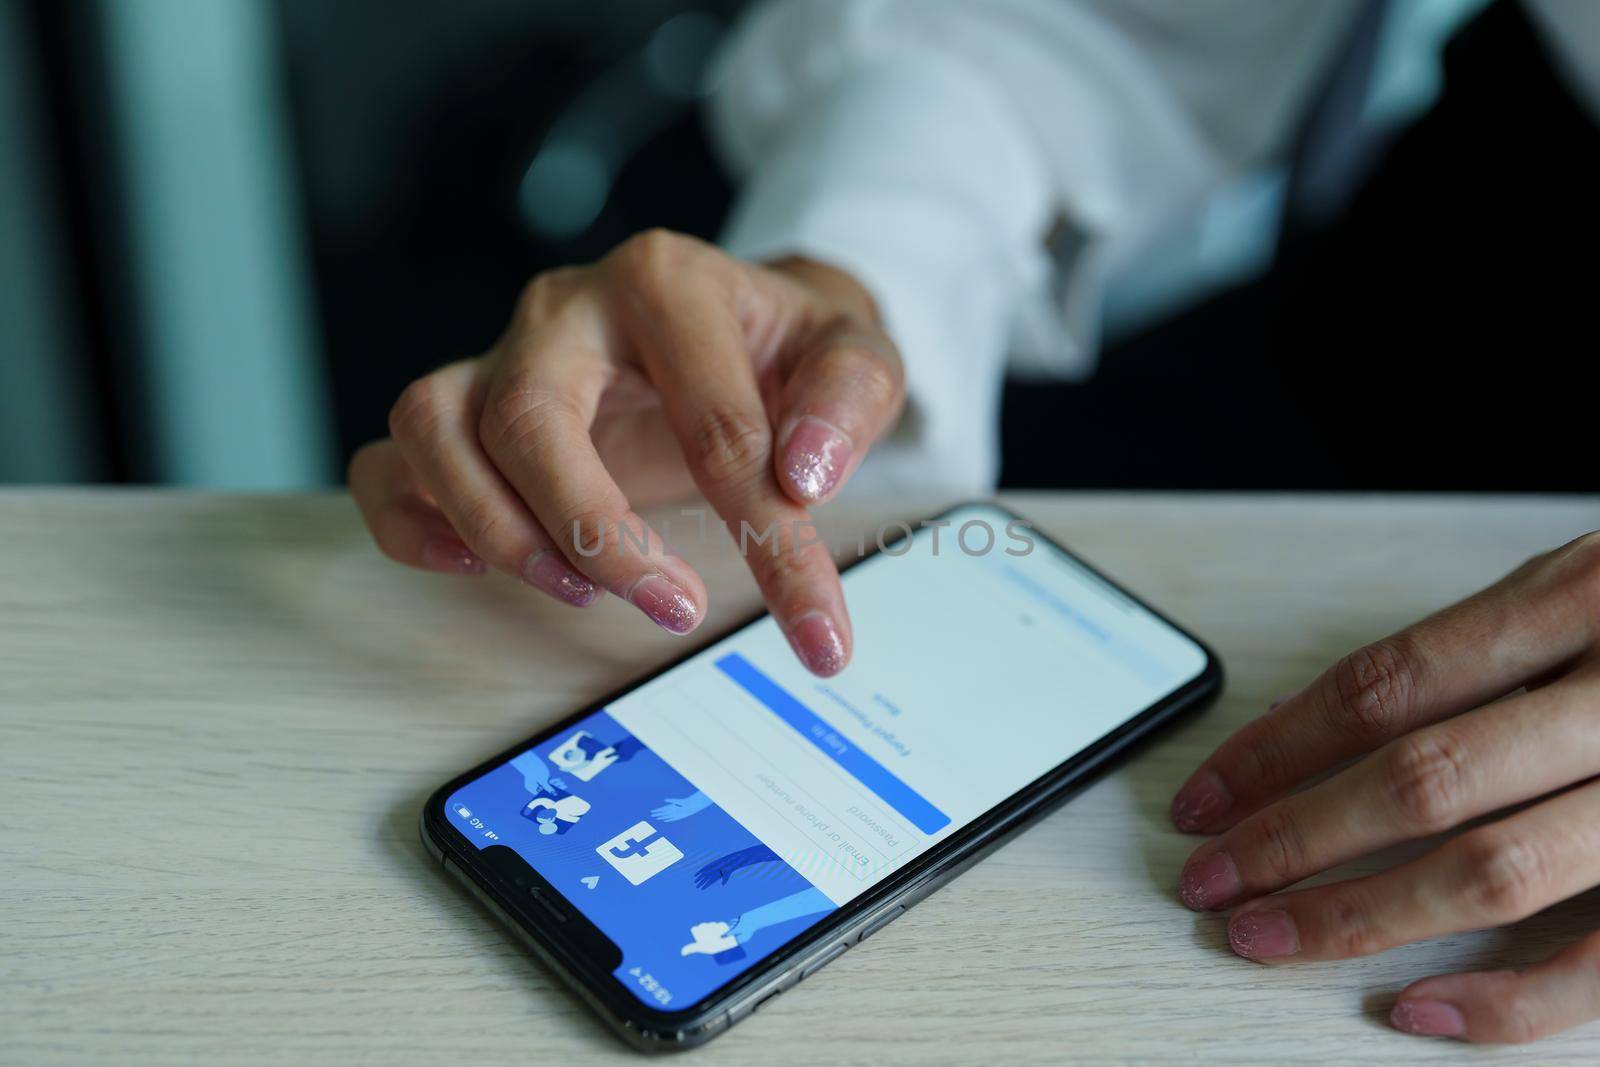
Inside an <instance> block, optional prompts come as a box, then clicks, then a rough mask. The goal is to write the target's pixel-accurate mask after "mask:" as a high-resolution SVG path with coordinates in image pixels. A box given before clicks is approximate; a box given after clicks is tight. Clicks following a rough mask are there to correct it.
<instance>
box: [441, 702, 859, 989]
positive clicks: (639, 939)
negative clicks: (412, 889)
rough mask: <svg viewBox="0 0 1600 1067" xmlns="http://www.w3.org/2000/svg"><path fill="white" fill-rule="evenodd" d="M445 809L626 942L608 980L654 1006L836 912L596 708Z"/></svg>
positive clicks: (727, 974)
mask: <svg viewBox="0 0 1600 1067" xmlns="http://www.w3.org/2000/svg"><path fill="white" fill-rule="evenodd" d="M446 811H447V814H448V816H449V818H450V819H451V821H452V822H454V823H455V824H456V826H457V827H458V828H459V829H460V830H461V831H462V832H463V833H464V834H466V835H467V837H468V838H469V839H470V840H472V841H473V842H474V843H475V844H477V845H478V847H479V848H484V847H487V846H489V845H493V844H501V845H506V846H509V847H510V848H512V849H515V850H516V852H517V853H518V855H520V856H521V857H522V858H523V859H524V860H526V861H527V862H528V863H529V865H530V866H532V867H533V868H534V869H535V870H537V871H538V872H539V873H540V874H541V875H543V876H544V877H545V879H547V880H548V881H549V882H550V883H551V884H552V885H553V886H555V888H556V889H557V890H559V891H560V892H561V893H562V895H564V896H565V897H567V899H569V900H571V901H572V902H573V903H574V904H576V905H577V906H578V907H579V908H581V909H582V911H583V913H584V914H585V915H586V916H587V917H588V918H589V919H590V920H591V921H592V922H593V923H594V924H595V925H596V926H597V927H599V929H600V930H601V932H603V933H604V934H605V935H606V936H607V937H609V938H610V939H611V940H612V941H613V942H615V943H616V945H617V946H618V947H619V948H620V949H621V950H622V953H623V958H622V965H621V966H620V967H619V968H618V969H617V972H616V974H617V978H618V980H619V981H621V982H622V983H623V985H624V986H626V987H627V988H629V989H631V990H632V991H633V993H634V994H635V995H636V996H637V997H639V999H640V1000H642V1001H644V1002H645V1003H647V1004H650V1005H653V1006H656V1007H665V1008H674V1007H680V1008H681V1007H687V1006H688V1005H690V1004H692V1003H694V1002H695V1001H697V1000H699V999H700V998H702V997H704V996H705V995H706V994H708V993H711V992H712V991H713V990H715V989H716V988H717V987H718V986H720V985H722V984H723V983H725V982H727V981H728V980H729V979H730V978H732V977H733V976H735V975H737V974H738V973H739V972H741V971H743V970H745V969H746V968H748V967H749V966H751V965H752V964H753V963H755V962H756V961H758V960H759V959H761V958H762V957H764V956H766V955H768V954H769V953H770V952H771V951H772V950H773V949H774V948H777V947H778V946H780V945H782V944H783V943H784V942H785V941H787V940H789V939H790V938H791V937H793V936H794V935H795V934H797V933H799V932H800V931H802V930H804V929H806V928H807V927H809V926H811V925H812V924H813V923H815V922H817V921H818V920H819V919H821V918H823V917H824V916H825V915H827V914H828V913H829V912H831V911H833V910H834V908H835V905H834V904H833V902H832V901H831V900H829V898H828V897H827V896H825V895H824V894H823V893H822V892H821V891H820V890H819V889H817V888H816V887H815V886H813V885H812V884H811V883H810V882H809V881H807V880H806V879H805V878H804V877H803V876H802V875H801V874H800V873H799V872H798V871H796V870H795V869H794V868H793V867H791V866H789V864H787V863H785V862H783V861H782V860H781V859H779V858H778V856H777V855H776V854H775V853H774V852H773V851H772V850H771V849H770V848H768V847H767V846H766V845H764V844H762V842H760V841H759V840H757V839H756V837H755V836H754V835H752V834H751V833H750V831H748V830H747V829H745V828H744V827H743V826H741V825H740V824H739V823H738V822H736V821H735V820H734V819H733V818H732V817H731V816H729V815H728V814H727V813H726V812H725V811H723V810H722V809H721V808H719V807H718V806H717V805H715V804H713V803H711V802H710V800H709V799H707V798H706V796H705V794H704V793H701V792H700V791H699V790H698V789H696V788H695V786H694V784H693V783H691V782H690V781H689V780H688V779H686V778H685V777H684V776H683V775H681V774H679V773H678V772H677V771H676V770H674V769H673V768H672V767H670V766H668V765H667V764H666V763H665V762H664V761H663V760H662V759H661V758H660V757H659V756H658V755H657V754H656V753H655V752H653V751H651V750H650V749H649V748H646V747H645V746H644V745H643V744H642V743H640V742H639V741H638V740H637V739H636V738H634V737H633V736H631V735H630V734H629V732H628V731H627V730H626V729H625V728H624V727H623V726H622V725H621V724H620V723H618V722H617V721H616V720H615V719H613V718H612V717H611V716H610V715H608V714H606V713H605V712H604V711H600V712H596V713H595V714H593V715H590V716H588V717H587V718H585V719H583V720H582V721H581V722H580V723H578V725H577V726H576V727H575V728H574V729H572V730H569V731H567V732H565V733H563V734H560V735H557V736H556V737H555V738H553V739H552V740H550V741H548V742H546V743H544V744H542V745H540V746H539V747H538V748H536V749H534V750H532V751H530V752H527V753H524V754H523V755H521V756H518V757H517V758H516V759H513V760H512V761H511V762H509V763H506V764H504V765H502V766H500V767H497V768H495V769H494V770H493V771H491V772H489V773H488V774H486V775H484V776H483V777H482V778H479V779H478V780H476V781H474V782H472V783H470V784H469V785H467V786H465V787H463V788H462V789H460V790H458V791H457V792H456V793H455V794H453V795H452V796H451V797H450V800H449V802H448V804H447V805H446ZM485 827H492V828H493V830H492V833H493V837H492V838H491V837H489V836H486V834H485V830H484V828H485Z"/></svg>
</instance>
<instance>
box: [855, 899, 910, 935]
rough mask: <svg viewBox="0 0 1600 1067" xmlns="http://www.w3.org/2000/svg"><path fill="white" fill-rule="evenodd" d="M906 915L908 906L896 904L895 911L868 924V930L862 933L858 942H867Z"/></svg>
mask: <svg viewBox="0 0 1600 1067" xmlns="http://www.w3.org/2000/svg"><path fill="white" fill-rule="evenodd" d="M905 913H906V906H905V905H904V904H896V905H895V906H894V908H893V910H891V911H889V912H887V913H885V914H883V915H880V916H878V917H877V918H876V919H873V920H872V921H871V922H870V923H868V924H867V925H866V928H865V929H864V930H862V931H861V936H860V937H858V938H856V940H857V941H865V940H866V939H867V938H869V937H871V936H872V935H873V934H875V933H877V932H878V931H879V930H882V929H883V928H884V927H885V926H888V925H889V924H890V923H892V922H894V921H895V920H896V919H898V918H900V916H902V915H904V914H905Z"/></svg>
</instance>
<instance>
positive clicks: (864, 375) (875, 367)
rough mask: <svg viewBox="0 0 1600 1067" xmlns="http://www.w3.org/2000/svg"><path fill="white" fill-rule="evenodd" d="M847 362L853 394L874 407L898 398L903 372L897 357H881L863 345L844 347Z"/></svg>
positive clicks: (903, 381) (902, 385) (898, 399)
mask: <svg viewBox="0 0 1600 1067" xmlns="http://www.w3.org/2000/svg"><path fill="white" fill-rule="evenodd" d="M844 352H845V354H846V358H848V359H849V361H850V364H851V370H850V379H849V380H850V390H851V392H852V394H853V395H855V396H856V397H858V398H860V399H861V400H863V401H865V402H866V403H867V405H868V406H870V407H874V408H886V407H891V406H893V405H896V404H898V403H899V402H900V397H901V393H902V391H903V390H904V388H905V376H904V374H903V372H902V371H901V369H900V364H899V362H898V361H894V362H891V361H888V360H885V359H884V358H883V357H882V356H881V355H879V354H878V353H876V352H872V351H869V350H868V349H866V348H854V349H845V350H844Z"/></svg>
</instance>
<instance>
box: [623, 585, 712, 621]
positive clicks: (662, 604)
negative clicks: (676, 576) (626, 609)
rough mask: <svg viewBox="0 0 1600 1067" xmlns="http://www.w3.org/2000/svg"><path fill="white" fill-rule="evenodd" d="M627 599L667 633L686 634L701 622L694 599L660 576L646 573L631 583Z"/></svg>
mask: <svg viewBox="0 0 1600 1067" xmlns="http://www.w3.org/2000/svg"><path fill="white" fill-rule="evenodd" d="M627 600H628V603H630V604H632V605H633V606H634V607H636V608H638V609H639V610H640V611H642V612H644V613H645V614H646V615H648V616H650V621H651V622H653V623H655V624H656V625H657V626H659V627H661V628H662V629H663V630H666V631H667V632H668V633H674V634H686V633H688V632H689V631H690V630H693V629H694V628H695V624H697V623H698V622H699V621H700V609H699V608H697V607H695V605H694V598H693V597H691V596H690V595H689V594H688V593H685V592H684V591H683V590H682V589H681V588H679V587H678V585H677V584H676V583H674V582H673V581H671V580H670V579H668V578H666V577H664V576H663V575H660V574H647V575H645V576H644V577H643V578H640V579H639V580H638V581H637V582H634V583H633V588H632V589H630V590H628V596H627Z"/></svg>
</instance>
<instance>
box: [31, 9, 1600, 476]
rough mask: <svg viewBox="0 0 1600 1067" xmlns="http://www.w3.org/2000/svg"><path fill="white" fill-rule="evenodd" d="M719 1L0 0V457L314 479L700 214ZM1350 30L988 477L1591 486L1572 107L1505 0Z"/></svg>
mask: <svg viewBox="0 0 1600 1067" xmlns="http://www.w3.org/2000/svg"><path fill="white" fill-rule="evenodd" d="M743 6H744V4H743V3H742V0H585V2H583V3H532V2H529V0H457V2H452V3H442V2H439V0H0V146H3V150H4V158H5V164H4V167H3V169H0V482H3V481H11V482H135V483H173V484H186V485H201V486H219V487H228V488H293V487H304V486H315V485H323V484H333V483H336V482H337V481H338V480H339V479H340V478H341V476H342V470H343V464H344V461H345V460H346V459H347V457H348V455H349V454H350V452H351V451H353V449H354V448H355V447H356V446H357V445H359V444H360V443H362V442H364V441H366V440H368V439H371V438H373V437H377V436H381V435H382V434H383V433H385V432H386V431H385V416H386V412H387V410H388V407H389V405H390V403H391V402H392V401H393V399H394V397H395V396H396V395H397V394H398V393H399V391H400V389H401V388H402V387H403V386H404V385H405V383H406V382H408V381H409V380H411V379H412V378H414V377H416V376H418V375H419V374H421V373H423V372H424V371H426V370H428V369H430V368H431V367H433V366H436V365H438V364H440V363H443V362H446V361H448V360H451V359H455V358H459V357H462V356H466V355H474V354H477V353H479V352H481V351H482V350H483V349H484V348H485V347H487V346H488V345H489V344H490V343H491V342H492V341H493V339H494V338H495V336H496V335H497V334H498V332H499V331H500V329H501V327H502V325H503V323H504V320H505V318H506V315H507V312H508V309H509V308H510V306H511V303H512V300H513V299H514V296H515V294H516V292H517V291H518V289H519V288H520V287H521V285H522V284H523V283H524V282H525V281H526V279H527V278H528V277H529V276H530V275H532V274H534V273H536V272H537V271H539V270H541V269H543V268H545V267H548V266H552V265H555V264H560V263H565V262H571V261H575V260H588V259H593V258H596V257H598V256H600V255H601V254H603V253H604V252H605V251H606V250H607V249H608V248H610V247H611V246H612V245H613V244H615V243H616V242H617V241H619V240H620V239H622V238H623V237H625V236H627V235H628V234H630V233H632V232H634V231H636V230H639V229H642V228H644V227H647V226H657V225H660V226H669V227H672V228H675V229H679V230H683V231H687V232H690V233H694V234H698V235H701V236H704V237H708V238H714V237H715V235H716V233H717V230H718V227H719V225H720V221H721V219H722V217H723V215H724V213H725V211H726V209H727V206H728V204H729V201H730V198H731V196H732V195H733V189H732V187H731V186H730V184H729V181H728V179H727V177H726V176H725V175H724V174H723V173H722V172H721V171H720V170H719V168H718V166H717V164H716V162H715V161H714V159H713V156H712V153H711V150H710V147H709V145H708V144H707V141H706V137H705V135H704V133H703V131H702V128H701V124H700V121H699V117H698V104H699V95H700V92H701V89H702V86H703V83H704V82H703V74H704V71H705V68H706V62H707V57H708V56H709V55H710V54H711V53H712V51H713V49H714V48H715V47H716V45H717V42H718V41H719V39H721V37H722V35H723V34H724V32H725V31H726V29H727V27H728V26H729V25H730V24H731V23H732V22H733V21H734V20H735V19H736V18H737V16H738V13H739V10H740V9H741V8H742V7H743ZM1363 27H1364V29H1360V30H1358V33H1357V34H1356V35H1354V38H1355V39H1353V40H1352V42H1351V44H1350V46H1349V47H1348V48H1347V49H1346V55H1345V56H1344V58H1343V60H1342V61H1341V63H1339V64H1336V69H1334V70H1330V71H1329V72H1328V75H1327V78H1326V84H1325V85H1324V88H1323V90H1322V91H1321V92H1320V93H1319V96H1318V102H1317V107H1316V108H1314V109H1313V111H1312V113H1311V114H1309V115H1308V116H1307V131H1311V130H1313V129H1314V128H1317V126H1318V124H1321V127H1320V128H1321V136H1318V137H1311V136H1309V134H1308V133H1306V132H1304V131H1303V134H1302V136H1298V137H1297V138H1296V143H1295V150H1294V151H1293V152H1291V153H1290V158H1289V160H1288V163H1287V164H1286V165H1282V166H1277V165H1275V166H1270V167H1264V168H1262V169H1261V170H1260V171H1259V172H1255V173H1251V174H1247V175H1242V176H1240V178H1239V179H1238V180H1237V181H1236V182H1235V183H1233V184H1232V185H1231V186H1230V187H1228V188H1226V189H1223V190H1219V192H1218V194H1217V196H1216V197H1215V198H1214V199H1213V201H1212V202H1211V203H1209V204H1206V205H1203V206H1202V208H1201V209H1200V210H1199V211H1197V213H1196V216H1195V218H1194V219H1192V220H1190V221H1189V222H1188V223H1186V224H1185V225H1184V226H1183V227H1180V228H1179V230H1180V232H1175V233H1174V234H1173V235H1172V239H1171V241H1169V242H1166V243H1163V244H1160V245H1158V246H1157V247H1154V248H1152V249H1151V250H1150V252H1149V254H1148V255H1147V256H1146V257H1145V258H1144V260H1143V261H1142V262H1141V263H1140V264H1137V265H1136V266H1135V267H1134V268H1133V269H1131V270H1129V271H1127V272H1126V275H1127V276H1126V277H1121V278H1119V279H1117V280H1116V282H1115V284H1114V285H1113V287H1112V290H1111V292H1110V293H1109V294H1108V297H1107V301H1106V309H1105V310H1106V323H1107V330H1106V353H1105V356H1104V359H1103V362H1102V370H1101V373H1100V374H1099V375H1098V376H1097V377H1096V378H1095V379H1094V380H1093V381H1092V382H1090V383H1087V384H1084V383H1060V382H1046V381H1038V380H1028V381H1024V380H1017V381H1015V382H1013V383H1012V384H1011V385H1010V386H1009V387H1008V391H1007V400H1006V413H1005V423H1004V433H1005V449H1004V452H1005V473H1004V480H1005V482H1006V484H1007V485H1010V486H1057V485H1059V486H1127V487H1158V488H1344V489H1511V490H1541V489H1587V488H1593V486H1594V483H1595V479H1594V474H1593V463H1592V460H1591V458H1590V457H1591V456H1592V454H1593V445H1594V442H1593V437H1594V433H1593V426H1594V423H1595V421H1596V420H1595V419H1594V417H1593V414H1592V410H1591V409H1592V403H1591V401H1590V398H1591V397H1592V395H1593V394H1592V387H1590V386H1587V385H1586V384H1580V382H1584V383H1586V382H1587V379H1588V378H1589V377H1592V368H1593V363H1594V357H1593V352H1594V347H1595V346H1594V343H1593V341H1592V340H1591V339H1590V338H1589V337H1588V335H1587V331H1586V329H1585V328H1584V326H1583V324H1582V323H1581V321H1580V318H1579V312H1580V311H1583V310H1586V307H1585V305H1586V303H1587V299H1586V298H1587V296H1588V290H1589V289H1590V288H1592V278H1593V275H1594V269H1593V266H1592V264H1591V263H1590V258H1591V248H1592V246H1593V240H1594V238H1595V237H1597V236H1600V226H1597V222H1596V218H1597V216H1596V207H1595V197H1594V195H1593V190H1594V189H1595V188H1596V184H1595V182H1596V179H1597V178H1600V167H1597V165H1596V159H1597V151H1596V141H1597V137H1596V134H1595V126H1594V123H1593V120H1592V117H1591V116H1589V115H1588V114H1587V113H1585V112H1584V110H1583V109H1582V108H1581V107H1580V106H1579V105H1578V104H1577V103H1576V102H1575V100H1574V99H1573V98H1572V97H1571V95H1570V94H1569V93H1568V92H1567V91H1566V89H1565V87H1564V85H1563V84H1562V83H1560V81H1559V80H1558V79H1557V78H1556V77H1555V76H1554V75H1553V74H1551V73H1550V70H1549V65H1548V62H1547V57H1546V56H1545V55H1544V53H1543V50H1542V48H1541V45H1540V42H1539V41H1538V40H1537V37H1536V34H1535V33H1533V32H1532V30H1531V29H1530V28H1529V26H1528V24H1527V21H1526V18H1525V16H1523V15H1522V13H1521V11H1520V9H1519V8H1518V7H1517V5H1515V4H1513V3H1510V2H1509V0H1502V2H1499V3H1494V4H1485V3H1483V2H1482V0H1414V2H1411V3H1402V4H1400V5H1383V4H1377V3H1375V4H1373V5H1372V8H1371V10H1370V15H1369V17H1368V18H1366V19H1364V20H1363ZM1363 34H1365V37H1364V38H1363V36H1362V35H1363ZM1397 36H1398V37H1402V38H1404V39H1406V40H1409V41H1410V42H1411V44H1410V46H1409V48H1401V47H1399V46H1396V45H1394V44H1393V43H1392V42H1393V40H1394V39H1395V38H1396V37H1397ZM1418 57H1422V58H1420V59H1419V58H1418ZM1352 71H1354V72H1356V73H1355V75H1352V73H1351V72H1352ZM1353 76H1354V77H1356V78H1357V81H1358V83H1359V86H1360V88H1359V92H1358V93H1355V95H1354V97H1353V96H1352V92H1353V91H1352V90H1351V89H1350V84H1351V78H1352V77H1353ZM1352 101H1353V102H1352ZM1330 131H1331V133H1330ZM1330 143H1332V144H1335V145H1338V146H1339V148H1338V151H1337V153H1336V158H1333V159H1332V160H1331V161H1330V160H1329V159H1326V158H1319V157H1318V152H1319V151H1321V152H1322V153H1323V154H1324V155H1326V148H1325V146H1326V145H1327V144H1330ZM1318 146H1323V147H1321V148H1319V147H1318Z"/></svg>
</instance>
